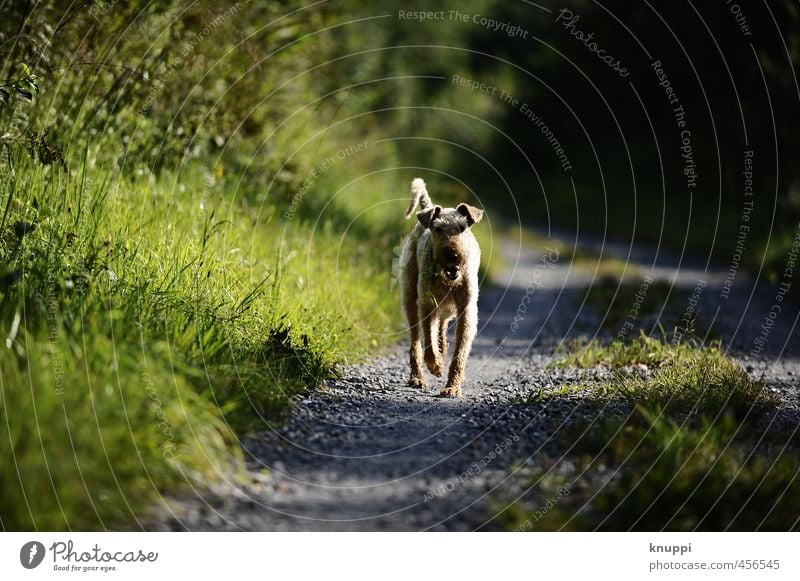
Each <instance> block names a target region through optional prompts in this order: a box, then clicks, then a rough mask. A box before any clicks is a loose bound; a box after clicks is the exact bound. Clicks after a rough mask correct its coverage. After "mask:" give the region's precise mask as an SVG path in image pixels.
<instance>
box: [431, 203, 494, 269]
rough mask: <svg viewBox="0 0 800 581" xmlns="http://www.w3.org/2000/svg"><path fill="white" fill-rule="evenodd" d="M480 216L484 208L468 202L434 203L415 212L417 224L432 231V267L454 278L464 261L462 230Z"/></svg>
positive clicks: (462, 267) (474, 222) (468, 227)
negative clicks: (446, 204)
mask: <svg viewBox="0 0 800 581" xmlns="http://www.w3.org/2000/svg"><path fill="white" fill-rule="evenodd" d="M481 218H483V210H480V209H478V208H475V207H473V206H470V205H468V204H459V205H458V206H457V207H456V208H442V207H441V206H433V207H431V208H427V209H425V210H422V211H421V212H417V219H418V220H419V222H420V224H422V225H423V226H425V227H426V228H427V229H428V230H430V231H431V236H432V237H433V260H434V262H435V268H436V269H437V271H438V272H440V273H441V274H442V275H443V276H444V277H446V278H447V279H448V280H450V281H452V282H457V281H458V280H459V279H460V278H461V276H462V274H463V271H464V267H465V265H466V259H467V257H466V256H465V248H464V244H463V239H462V236H461V235H462V234H463V233H464V232H466V231H467V230H469V229H470V228H471V227H472V226H473V225H474V224H477V223H478V222H480V221H481Z"/></svg>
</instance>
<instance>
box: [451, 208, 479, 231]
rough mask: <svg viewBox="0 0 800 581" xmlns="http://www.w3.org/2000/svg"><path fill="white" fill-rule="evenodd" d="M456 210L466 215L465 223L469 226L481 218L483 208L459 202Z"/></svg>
mask: <svg viewBox="0 0 800 581" xmlns="http://www.w3.org/2000/svg"><path fill="white" fill-rule="evenodd" d="M456 211H457V212H458V213H459V214H461V215H463V216H464V217H466V219H467V224H469V225H470V226H472V225H473V224H477V223H478V222H480V221H481V218H483V210H481V209H480V208H476V207H474V206H470V205H469V204H459V205H458V207H457V208H456Z"/></svg>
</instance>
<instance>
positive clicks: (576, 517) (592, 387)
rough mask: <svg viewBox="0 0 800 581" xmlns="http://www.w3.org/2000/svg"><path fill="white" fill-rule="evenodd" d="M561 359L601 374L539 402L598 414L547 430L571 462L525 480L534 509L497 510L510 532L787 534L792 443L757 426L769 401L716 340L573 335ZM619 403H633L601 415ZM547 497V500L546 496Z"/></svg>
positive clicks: (798, 482)
mask: <svg viewBox="0 0 800 581" xmlns="http://www.w3.org/2000/svg"><path fill="white" fill-rule="evenodd" d="M558 365H562V366H579V367H592V366H597V365H603V366H606V367H608V368H610V369H611V377H610V378H609V379H608V380H602V381H594V382H592V381H586V382H581V383H577V384H570V385H565V386H561V387H560V388H558V389H556V390H553V391H550V392H545V393H543V394H541V396H540V398H539V399H542V398H544V400H551V399H564V398H572V397H574V396H576V395H580V396H581V400H582V402H588V403H589V404H591V405H593V406H595V408H596V409H597V410H599V414H597V413H595V414H589V415H592V416H593V417H594V420H589V419H583V420H581V421H579V422H578V423H577V424H575V425H573V426H571V427H570V428H568V429H565V430H563V431H562V432H560V433H559V434H558V436H557V439H558V441H559V449H562V450H563V449H574V450H576V451H577V452H576V453H575V455H574V456H573V457H571V458H570V462H568V463H564V466H563V467H561V466H560V465H559V464H556V465H555V466H554V467H552V468H551V469H550V470H546V471H545V470H540V471H538V472H537V473H535V474H534V475H533V476H532V481H531V482H532V485H533V487H534V490H535V491H536V496H537V497H538V498H540V499H543V500H540V501H538V503H539V505H538V506H537V505H532V504H531V503H530V502H515V503H512V504H511V505H510V506H506V507H503V509H502V515H501V516H500V522H501V523H502V525H503V526H504V527H505V528H506V529H509V530H522V531H527V530H677V531H686V530H796V529H797V528H798V522H799V521H798V519H800V513H798V511H797V507H796V506H795V503H793V501H792V499H793V498H796V496H797V494H798V493H800V478H798V475H800V461H799V459H798V454H797V450H798V442H797V441H796V438H795V437H794V436H793V435H791V436H788V437H784V436H781V435H780V434H778V433H773V432H764V433H760V432H759V428H758V427H757V426H758V425H763V423H761V422H760V421H759V420H761V419H764V418H768V417H770V416H771V415H772V414H774V412H775V410H776V409H777V408H778V407H779V405H780V400H779V399H778V397H777V396H776V395H775V394H774V393H773V392H772V391H770V390H769V388H768V387H767V386H766V384H765V383H764V382H762V381H760V380H754V379H752V378H750V377H749V375H748V374H747V373H746V372H745V371H744V370H743V369H742V368H741V367H740V365H739V364H738V363H737V362H736V361H734V360H733V359H731V358H729V357H727V356H726V355H725V354H724V352H723V351H722V349H721V346H720V345H719V344H718V343H715V344H712V345H709V346H701V345H698V344H693V345H691V344H686V343H670V342H666V341H663V340H658V339H655V338H651V337H647V336H645V335H640V336H639V337H638V338H637V339H635V340H633V341H631V342H629V343H621V342H615V343H612V344H611V345H604V344H602V343H600V342H598V341H589V342H583V343H577V344H574V345H573V346H572V349H571V352H570V353H569V354H568V355H567V356H566V357H565V358H563V359H562V360H561V361H559V362H558ZM614 399H618V400H619V399H621V400H623V401H625V402H627V403H628V404H629V405H630V407H629V408H628V409H630V410H632V411H631V413H630V415H628V416H627V417H621V416H611V415H610V413H609V412H605V411H604V410H603V407H604V405H605V404H606V403H607V402H609V401H613V400H614ZM553 499H556V500H553Z"/></svg>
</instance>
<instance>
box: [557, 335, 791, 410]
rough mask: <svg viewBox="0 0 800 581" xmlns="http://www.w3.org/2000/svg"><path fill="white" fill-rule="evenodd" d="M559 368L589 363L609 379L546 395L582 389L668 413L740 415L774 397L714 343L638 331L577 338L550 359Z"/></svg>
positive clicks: (601, 397) (602, 398)
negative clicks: (606, 339) (606, 371)
mask: <svg viewBox="0 0 800 581" xmlns="http://www.w3.org/2000/svg"><path fill="white" fill-rule="evenodd" d="M556 365H558V366H562V367H594V366H598V365H602V366H605V367H608V368H610V369H611V370H612V376H611V379H609V380H606V381H601V382H598V383H588V382H587V383H586V384H579V385H575V386H564V387H563V388H561V391H560V392H552V393H550V394H547V397H560V396H564V395H567V394H569V393H570V392H574V391H576V390H583V391H586V390H588V392H589V393H590V394H591V395H590V399H593V400H595V401H598V402H602V401H605V400H606V399H607V398H609V397H616V398H621V399H624V400H626V401H628V402H630V403H632V404H640V405H644V406H646V407H651V408H659V409H665V410H668V411H670V412H671V413H693V414H698V413H699V414H709V415H716V414H719V413H722V412H724V411H726V410H730V411H732V412H733V413H734V414H735V415H736V417H739V418H744V417H746V416H747V415H748V414H749V413H750V412H751V411H752V409H753V408H754V406H755V407H774V406H776V405H777V404H778V399H777V397H776V396H775V395H774V394H773V392H771V391H770V390H769V388H768V387H767V385H766V384H765V383H764V382H763V381H761V380H755V379H752V378H751V377H750V376H749V375H748V374H747V372H746V371H745V370H744V369H742V367H741V366H740V365H739V364H738V363H737V362H736V361H734V360H733V359H731V358H730V357H728V356H727V355H725V353H724V352H723V350H722V346H721V344H720V343H718V342H716V343H713V344H711V345H708V346H705V347H701V346H698V345H696V344H689V343H669V342H666V341H663V340H659V339H656V338H653V337H648V336H646V335H644V334H640V335H639V337H637V338H636V339H635V340H633V341H630V342H628V343H623V342H621V341H615V342H613V343H611V344H610V345H606V344H603V343H602V342H600V341H597V340H593V341H588V342H584V343H583V344H580V343H577V344H574V345H573V347H572V352H571V353H569V354H568V355H567V356H566V357H564V358H563V359H561V360H560V361H558V362H557V363H556Z"/></svg>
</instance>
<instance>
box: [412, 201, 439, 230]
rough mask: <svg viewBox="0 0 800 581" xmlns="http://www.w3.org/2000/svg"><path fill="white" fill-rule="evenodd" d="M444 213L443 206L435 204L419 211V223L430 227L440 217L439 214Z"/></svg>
mask: <svg viewBox="0 0 800 581" xmlns="http://www.w3.org/2000/svg"><path fill="white" fill-rule="evenodd" d="M441 213H442V207H441V206H433V207H432V208H425V209H424V210H421V211H419V212H417V220H419V223H420V224H422V225H423V226H425V227H426V228H430V227H431V224H433V221H434V220H435V219H436V218H438V217H439V214H441Z"/></svg>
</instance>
